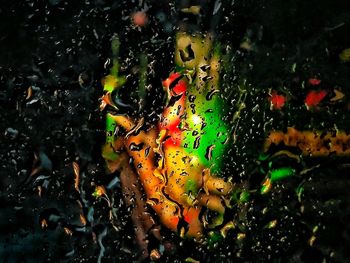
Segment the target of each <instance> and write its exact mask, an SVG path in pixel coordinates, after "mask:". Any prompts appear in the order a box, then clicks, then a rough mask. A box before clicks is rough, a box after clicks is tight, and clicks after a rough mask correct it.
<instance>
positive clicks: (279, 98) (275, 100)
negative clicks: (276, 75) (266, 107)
mask: <svg viewBox="0 0 350 263" xmlns="http://www.w3.org/2000/svg"><path fill="white" fill-rule="evenodd" d="M270 101H271V105H272V108H273V109H276V110H280V109H282V107H283V106H284V104H285V103H286V98H285V97H284V96H283V95H279V94H277V92H275V91H274V92H272V94H271V97H270Z"/></svg>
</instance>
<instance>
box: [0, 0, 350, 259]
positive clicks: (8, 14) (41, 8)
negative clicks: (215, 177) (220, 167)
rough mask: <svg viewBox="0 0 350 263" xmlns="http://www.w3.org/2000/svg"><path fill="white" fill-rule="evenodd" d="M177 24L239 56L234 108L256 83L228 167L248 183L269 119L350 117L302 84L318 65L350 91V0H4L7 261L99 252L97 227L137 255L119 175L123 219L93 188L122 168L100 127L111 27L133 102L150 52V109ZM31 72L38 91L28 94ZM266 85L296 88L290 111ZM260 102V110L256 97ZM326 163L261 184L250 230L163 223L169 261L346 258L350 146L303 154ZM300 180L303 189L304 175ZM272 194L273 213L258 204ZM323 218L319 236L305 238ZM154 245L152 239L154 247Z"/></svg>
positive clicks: (0, 42)
mask: <svg viewBox="0 0 350 263" xmlns="http://www.w3.org/2000/svg"><path fill="white" fill-rule="evenodd" d="M196 4H200V5H202V6H203V11H202V13H201V15H200V16H198V17H196V16H191V15H184V14H182V13H181V12H180V9H181V8H183V7H188V6H190V5H196ZM219 4H221V8H220V9H219V11H218V13H216V14H215V15H213V14H212V13H213V10H214V9H215V5H219ZM139 10H146V14H147V16H148V19H149V23H148V25H147V26H146V27H143V28H138V27H135V26H134V25H132V22H131V18H130V16H131V14H132V13H133V12H135V11H139ZM179 28H185V29H186V30H188V31H193V32H198V31H200V32H207V31H213V32H215V35H216V38H217V39H218V40H219V41H220V42H221V44H222V47H223V50H224V55H226V56H227V57H228V58H229V61H231V63H229V66H227V67H226V68H225V72H224V73H225V74H224V77H223V85H224V87H225V89H228V90H226V91H225V92H227V93H229V94H231V95H230V96H228V97H227V100H228V103H229V104H230V105H231V114H232V112H234V111H235V110H236V108H235V107H236V106H235V105H236V102H237V99H238V94H237V90H236V88H235V87H236V86H237V85H238V84H239V83H241V82H242V81H243V80H246V81H247V83H248V86H250V88H249V92H248V94H249V95H248V99H247V107H246V109H245V110H244V111H243V113H242V119H241V122H240V126H239V129H238V136H239V137H241V140H239V141H238V142H237V144H236V145H234V146H233V147H232V149H231V150H230V151H229V153H228V154H227V156H225V158H226V159H227V165H226V167H225V173H226V174H227V175H228V174H234V175H235V178H236V179H235V180H237V182H239V183H242V182H243V183H244V182H247V183H249V184H250V185H251V187H252V188H254V186H256V185H259V183H260V182H261V178H260V177H261V175H258V173H257V172H256V170H257V168H256V167H257V166H258V165H257V163H256V159H257V155H258V153H259V151H260V150H261V146H262V143H263V139H264V131H263V129H262V127H263V125H264V123H266V122H267V121H269V120H270V119H271V120H272V121H271V122H268V124H267V129H273V128H276V129H285V128H286V127H288V126H296V127H297V128H299V129H311V128H316V129H321V130H322V129H331V128H334V125H336V126H337V127H338V128H339V129H342V130H346V131H349V130H350V123H349V105H348V102H344V103H343V104H340V105H335V106H334V105H325V106H324V108H323V109H322V110H320V111H316V112H309V111H307V110H306V109H305V107H304V105H303V98H304V96H305V93H306V92H307V90H308V89H310V87H308V86H307V85H306V86H303V85H302V83H303V82H304V83H305V82H306V81H307V79H308V78H310V77H316V78H319V79H321V80H322V84H321V85H322V88H325V89H332V88H334V87H338V88H340V90H341V91H342V92H343V93H344V94H345V95H346V96H349V95H350V90H349V87H350V77H349V72H350V71H349V70H350V67H349V63H342V62H341V61H340V60H339V54H340V52H341V51H342V50H343V49H345V48H348V47H350V37H349V36H350V8H349V4H348V1H345V0H344V1H341V0H335V1H327V0H321V1H316V0H308V1H302V0H294V1H292V0H289V1H282V0H261V1H253V0H247V1H235V2H231V1H221V2H220V1H204V0H202V1H181V3H180V1H131V0H127V1H118V0H115V1H112V0H96V1H92V0H91V1H62V0H47V1H43V0H42V1H40V0H38V1H1V3H0V107H1V108H0V134H1V136H0V175H1V177H0V187H1V188H0V262H60V261H67V262H71V261H72V262H83V261H86V262H96V260H97V259H98V257H99V255H100V253H101V248H102V247H101V245H100V244H99V243H98V242H94V240H93V235H96V237H97V239H98V238H99V237H101V238H102V243H103V245H104V249H105V251H104V254H103V257H102V262H120V261H127V262H130V261H131V259H136V258H137V253H138V248H137V246H136V244H134V238H133V227H132V224H131V221H130V213H129V211H128V208H126V207H125V205H124V204H123V201H122V194H121V190H120V188H118V187H116V188H114V190H113V191H110V192H109V194H110V195H111V196H113V197H114V200H115V211H116V214H117V218H116V224H117V226H118V227H119V231H118V232H117V231H114V230H113V229H112V227H111V225H110V223H109V221H108V211H107V208H106V204H105V203H104V201H103V200H102V201H101V200H96V199H95V198H94V197H92V192H93V191H94V187H93V184H97V185H106V184H108V183H109V182H110V181H111V180H113V178H114V176H116V175H106V174H105V172H104V161H103V159H102V157H101V155H100V152H101V151H100V149H101V145H102V144H103V142H104V136H105V135H104V133H105V132H104V116H103V115H104V113H101V112H100V111H99V110H98V106H99V101H98V99H99V97H100V96H101V95H102V87H101V82H100V81H101V79H102V77H103V76H105V75H106V74H108V68H107V69H105V68H104V64H105V62H106V60H107V59H108V58H111V49H110V40H111V37H112V36H113V35H114V34H117V35H118V36H119V39H120V40H121V48H120V64H121V74H123V75H126V76H128V81H127V84H126V88H125V90H124V91H123V92H122V94H121V96H122V98H123V100H125V101H126V102H127V103H129V104H131V105H137V104H138V102H137V99H136V95H135V94H134V93H133V91H134V90H135V87H137V84H138V75H137V73H135V72H137V67H136V68H135V66H136V65H138V64H139V57H140V54H141V53H144V54H146V55H147V59H148V62H149V65H150V66H149V67H148V75H147V82H148V83H149V84H151V89H150V92H149V94H148V95H147V98H146V102H147V103H146V105H147V106H146V107H145V108H144V109H143V110H140V111H134V112H132V114H134V115H146V116H149V117H148V118H149V121H155V120H156V116H157V113H158V112H160V111H161V108H162V107H161V105H162V102H163V93H162V92H161V91H162V87H161V80H162V79H164V78H166V77H167V76H168V75H169V73H170V72H171V71H172V70H173V67H174V65H173V60H174V59H173V52H174V48H173V47H174V36H175V32H177V31H178V30H179ZM246 39H249V41H250V42H251V44H252V48H251V50H249V51H247V50H244V49H241V48H240V44H241V43H242V42H243V41H244V40H246ZM293 64H295V65H296V69H295V72H292V71H291V68H292V66H293ZM152 70H154V74H153V73H152ZM79 76H80V77H81V78H83V83H79V81H78V80H79ZM30 86H31V87H33V95H32V97H31V98H30V99H26V96H27V89H28V87H30ZM301 87H304V88H301ZM270 88H273V89H276V90H278V91H280V92H283V93H285V94H288V95H290V96H292V97H293V98H294V99H293V103H291V104H290V105H289V106H287V107H286V108H285V109H284V111H283V112H271V111H270V110H269V105H268V103H267V102H266V97H267V96H268V91H269V89H270ZM230 89H232V90H233V91H232V92H230ZM256 105H259V107H258V108H259V110H257V111H256V110H255V111H253V110H252V109H253V108H254V107H255V106H256ZM35 153H36V154H37V155H40V156H41V164H40V163H39V164H38V165H39V166H40V165H41V166H43V169H42V170H41V172H40V173H38V174H36V175H35V176H34V177H30V176H29V174H30V173H31V171H32V169H33V162H34V159H35V158H34V154H35ZM46 158H47V159H48V160H47V159H46ZM73 161H77V162H78V163H79V165H80V166H81V169H82V171H83V172H84V180H83V182H82V188H83V189H84V191H85V203H84V207H83V212H84V213H85V214H86V215H88V214H89V213H90V215H91V214H92V213H93V216H92V218H93V219H92V220H90V221H89V222H88V224H87V227H86V231H85V232H83V231H79V229H78V227H77V223H78V222H79V213H80V211H81V208H80V207H79V205H78V203H77V200H79V198H80V197H79V196H78V195H77V193H76V191H75V190H74V175H73V169H72V162H73ZM320 163H321V164H322V165H321V166H320V168H319V169H316V170H314V171H313V172H311V173H308V175H307V176H306V177H305V178H300V177H298V178H296V179H295V178H293V179H291V180H290V181H288V182H285V181H284V182H281V183H279V184H277V185H276V186H275V187H274V189H273V191H272V193H271V194H270V195H269V196H268V197H261V196H258V195H257V196H254V198H253V199H252V201H249V202H248V203H247V205H246V207H245V209H244V210H245V211H246V212H245V213H244V214H242V216H241V218H240V220H241V221H242V222H241V223H242V225H243V226H242V229H243V228H244V232H245V233H246V235H247V237H246V240H245V241H243V242H239V241H237V240H236V234H237V232H234V233H231V234H230V235H229V236H228V237H227V238H226V239H225V240H223V241H222V242H220V243H218V244H217V245H216V246H215V247H214V248H213V247H212V248H208V247H207V246H203V245H199V244H195V243H194V242H193V241H191V240H181V239H180V238H178V237H177V236H176V235H174V234H171V233H167V231H166V230H164V237H165V241H164V243H163V245H165V247H166V251H165V253H164V255H163V256H162V258H161V261H162V262H174V261H176V262H183V261H184V260H185V259H186V258H187V257H192V258H194V259H196V260H200V262H232V261H239V262H240V261H242V262H247V261H248V262H249V261H253V262H258V261H262V262H264V261H272V260H273V261H276V262H300V261H304V262H324V261H325V262H347V261H348V259H349V258H350V254H349V253H350V252H349V244H350V233H349V226H348V222H349V219H350V208H349V201H350V199H349V197H350V195H349V193H348V189H349V186H350V181H349V174H350V173H349V165H350V163H349V160H348V158H345V157H344V158H341V159H340V158H336V157H332V156H330V157H329V158H325V159H322V160H305V162H304V163H303V166H304V168H305V167H311V166H314V165H317V164H320ZM38 165H36V167H37V166H38ZM50 166H51V167H50ZM300 170H302V168H300ZM259 176H260V177H259ZM256 178H258V179H256ZM303 180H304V181H305V182H304V186H305V192H304V195H303V199H302V202H301V203H300V202H298V200H297V198H296V196H295V188H296V186H298V185H299V184H300V182H302V181H303ZM39 185H40V186H42V187H43V192H42V197H39V196H38V191H37V187H38V186H39ZM300 206H304V208H305V212H304V213H300ZM265 207H267V208H269V209H268V213H267V214H264V215H262V213H261V211H262V210H263V209H264V208H265ZM239 209H240V208H239V207H238V208H237V210H239ZM235 214H240V211H233V213H232V216H233V217H234V216H235ZM230 215H231V214H230ZM230 215H228V216H230ZM50 216H51V220H49V226H48V228H47V229H42V228H41V226H40V221H41V219H43V218H49V217H50ZM53 218H55V220H54V219H53ZM273 219H278V222H279V224H278V225H277V227H276V228H274V229H270V230H268V229H266V228H265V227H264V226H265V225H266V223H267V222H269V221H271V220H273ZM315 226H318V230H317V233H316V241H315V244H314V245H313V246H310V245H309V244H308V240H309V239H310V237H311V236H312V229H314V227H315ZM64 227H69V228H70V229H73V235H72V236H69V235H67V234H65V233H64V230H63V228H64ZM105 231H107V232H105ZM93 233H94V234H93ZM104 233H107V235H104ZM158 246H159V244H158V243H157V242H156V241H151V242H150V247H158Z"/></svg>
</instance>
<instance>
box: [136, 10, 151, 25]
mask: <svg viewBox="0 0 350 263" xmlns="http://www.w3.org/2000/svg"><path fill="white" fill-rule="evenodd" d="M132 22H133V23H134V25H135V26H139V27H143V26H145V25H146V24H147V22H148V18H147V15H146V13H145V12H143V11H139V12H136V13H133V14H132Z"/></svg>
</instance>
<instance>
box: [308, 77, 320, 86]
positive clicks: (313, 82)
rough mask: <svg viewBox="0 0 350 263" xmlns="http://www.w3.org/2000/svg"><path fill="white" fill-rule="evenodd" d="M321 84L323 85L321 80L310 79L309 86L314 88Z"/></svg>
mask: <svg viewBox="0 0 350 263" xmlns="http://www.w3.org/2000/svg"><path fill="white" fill-rule="evenodd" d="M320 83H321V80H319V79H316V78H310V79H309V84H310V85H312V86H317V85H320Z"/></svg>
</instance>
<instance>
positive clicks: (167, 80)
mask: <svg viewBox="0 0 350 263" xmlns="http://www.w3.org/2000/svg"><path fill="white" fill-rule="evenodd" d="M178 77H180V73H178V72H175V73H172V74H171V75H170V76H169V77H168V78H167V79H166V80H164V81H163V86H164V87H166V88H169V86H170V84H171V83H172V82H173V81H174V80H175V79H177V78H178Z"/></svg>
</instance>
